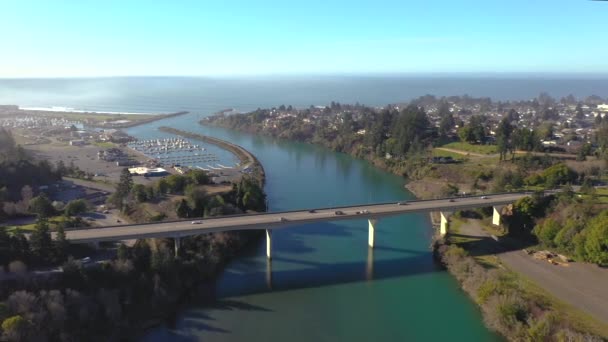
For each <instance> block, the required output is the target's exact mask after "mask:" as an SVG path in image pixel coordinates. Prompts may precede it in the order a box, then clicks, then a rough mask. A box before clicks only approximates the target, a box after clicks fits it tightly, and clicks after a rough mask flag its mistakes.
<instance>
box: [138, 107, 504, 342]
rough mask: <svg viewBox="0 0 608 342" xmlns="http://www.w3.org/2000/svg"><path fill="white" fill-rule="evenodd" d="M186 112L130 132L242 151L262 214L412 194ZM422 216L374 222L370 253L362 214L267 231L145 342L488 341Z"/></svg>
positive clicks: (390, 178) (298, 146)
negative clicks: (205, 300)
mask: <svg viewBox="0 0 608 342" xmlns="http://www.w3.org/2000/svg"><path fill="white" fill-rule="evenodd" d="M198 119H199V117H198V116H197V115H194V114H189V115H187V116H183V117H177V118H172V119H168V120H164V121H160V122H156V123H152V124H148V125H145V126H140V127H135V128H131V129H130V130H129V133H130V134H132V135H134V136H137V137H138V138H142V139H146V138H157V137H168V136H169V135H168V134H165V133H162V132H159V131H158V130H156V127H158V126H161V125H166V126H171V127H175V128H179V129H184V130H188V131H192V132H198V133H202V134H208V135H211V136H215V137H218V138H221V139H226V140H228V141H232V142H234V143H236V144H239V145H241V146H243V147H245V148H246V149H248V150H250V151H251V152H253V153H254V154H255V155H256V156H257V157H258V158H259V159H260V161H261V162H262V164H263V165H264V168H265V170H266V176H267V183H266V192H267V194H268V201H269V206H270V210H271V211H278V210H291V209H300V208H315V207H331V206H338V205H348V204H359V203H368V202H370V201H376V202H377V201H398V200H404V199H409V198H413V195H412V194H411V193H409V192H407V191H406V190H405V189H404V182H405V181H404V179H402V178H401V177H398V176H395V175H392V174H389V173H386V172H383V171H381V170H379V169H376V168H374V167H372V166H371V165H370V164H368V163H367V162H364V161H361V160H357V159H354V158H352V157H350V156H348V155H345V154H341V153H335V152H331V151H329V150H327V149H324V148H321V147H317V146H312V145H308V144H302V143H295V142H289V141H283V140H276V139H272V138H267V137H258V136H253V135H248V134H243V133H240V132H234V131H230V130H224V129H218V128H211V127H204V126H200V125H198V124H197V121H198ZM432 233H433V230H432V227H431V224H430V222H429V218H428V216H427V215H424V214H416V215H403V216H400V217H394V218H389V219H383V220H381V221H380V222H379V225H378V227H377V232H376V248H375V249H374V250H373V251H372V250H370V249H368V246H367V234H368V230H367V221H366V220H353V221H341V222H327V223H322V224H311V225H305V226H298V227H294V228H290V229H284V230H278V231H275V232H274V234H273V244H274V245H273V246H274V251H273V253H274V256H273V260H272V262H271V263H269V262H268V261H267V260H266V257H265V241H260V243H259V245H258V246H257V247H256V248H254V249H253V250H252V251H250V252H249V253H248V255H245V256H242V257H239V258H238V259H236V260H234V261H233V262H231V263H230V264H229V265H228V267H227V268H226V270H225V271H224V272H223V274H222V275H221V276H220V277H219V279H218V280H217V282H216V285H215V292H216V294H217V297H218V300H217V303H216V304H214V305H207V306H203V305H196V304H193V305H192V307H191V308H189V309H187V310H185V311H184V312H182V313H180V314H179V315H178V317H177V319H176V321H175V322H174V323H173V324H171V325H170V326H169V325H164V326H161V327H158V328H155V329H152V330H151V331H150V332H149V333H148V334H146V336H145V337H144V340H145V341H166V340H176V341H197V340H205V341H338V340H339V341H446V340H450V341H495V340H500V338H499V337H498V336H496V335H495V334H494V333H492V332H490V331H488V329H486V328H485V327H484V325H483V322H482V317H481V313H480V312H479V310H478V309H477V307H476V306H475V305H474V303H473V302H472V301H471V300H470V299H469V298H468V297H467V295H466V294H465V293H464V292H462V291H461V290H460V289H459V287H458V284H457V283H456V281H455V280H454V279H453V278H452V277H451V276H450V275H449V274H448V273H447V272H446V271H444V270H442V269H440V268H439V267H438V266H437V265H436V264H435V263H434V261H433V258H432V255H431V251H430V250H429V244H430V241H431V235H432Z"/></svg>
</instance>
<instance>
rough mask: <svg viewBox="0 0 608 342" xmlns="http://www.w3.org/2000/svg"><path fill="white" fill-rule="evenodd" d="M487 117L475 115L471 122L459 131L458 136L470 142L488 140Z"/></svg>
mask: <svg viewBox="0 0 608 342" xmlns="http://www.w3.org/2000/svg"><path fill="white" fill-rule="evenodd" d="M485 121H486V117H485V116H483V115H473V116H471V119H470V120H469V123H468V124H467V125H465V126H464V127H462V128H461V129H460V130H459V131H458V136H459V137H460V139H461V140H462V141H465V142H468V143H484V142H485V140H486V129H485Z"/></svg>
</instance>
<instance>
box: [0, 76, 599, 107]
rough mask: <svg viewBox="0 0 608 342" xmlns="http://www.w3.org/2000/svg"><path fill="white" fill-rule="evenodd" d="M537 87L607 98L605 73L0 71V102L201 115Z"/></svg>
mask: <svg viewBox="0 0 608 342" xmlns="http://www.w3.org/2000/svg"><path fill="white" fill-rule="evenodd" d="M541 92H547V93H549V94H550V95H552V96H553V97H556V98H559V97H562V96H567V95H569V94H573V95H575V96H576V97H578V98H584V97H586V96H589V95H599V96H601V97H603V98H608V76H606V77H592V76H567V77H566V76H542V75H529V76H526V75H511V76H509V75H498V76H496V75H495V76H474V75H469V76H467V75H465V76H458V77H455V76H450V77H447V76H308V77H304V76H301V77H296V76H291V77H279V76H274V77H259V78H254V77H250V78H206V77H117V78H74V79H69V78H66V79H0V104H13V105H19V106H21V107H46V108H49V107H64V108H72V109H74V110H83V111H102V112H129V113H168V112H177V111H184V110H185V111H190V112H193V113H196V114H199V115H202V116H206V115H209V114H212V113H214V112H216V111H219V110H223V109H228V108H234V109H236V110H238V111H248V110H253V109H256V108H264V107H272V106H279V105H281V104H285V105H293V106H296V107H308V106H310V105H325V104H329V103H330V102H331V101H337V102H341V103H352V104H354V103H357V102H359V103H361V104H365V105H369V106H383V105H386V104H390V103H399V102H406V101H408V100H411V99H413V98H416V97H418V96H422V95H426V94H432V95H436V96H451V95H465V94H467V95H469V96H473V97H491V98H492V99H494V100H503V101H504V100H522V99H530V98H533V97H535V96H537V95H539V94H540V93H541Z"/></svg>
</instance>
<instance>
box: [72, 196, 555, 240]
mask: <svg viewBox="0 0 608 342" xmlns="http://www.w3.org/2000/svg"><path fill="white" fill-rule="evenodd" d="M552 191H555V190H545V191H544V192H552ZM533 193H534V191H514V192H497V193H491V194H484V195H470V196H452V197H442V198H433V199H414V200H395V201H388V202H377V203H367V204H353V205H344V206H332V207H320V208H301V209H293V210H286V211H276V212H261V213H249V214H247V213H243V214H235V215H225V216H217V217H190V218H188V219H180V220H169V221H159V222H147V223H130V224H123V225H117V226H96V227H80V228H79V227H73V228H67V229H65V230H66V231H72V230H87V229H110V228H118V227H135V226H147V225H151V224H157V223H158V224H161V223H162V224H166V223H184V222H190V221H198V220H205V221H209V220H218V219H225V218H235V217H244V216H248V217H254V216H261V215H268V214H289V213H296V212H302V211H307V210H341V209H348V208H357V207H365V206H377V205H389V204H397V203H398V202H404V203H413V202H416V203H418V202H432V201H442V200H450V199H472V198H479V197H480V196H488V197H490V196H501V195H516V194H521V195H531V194H533Z"/></svg>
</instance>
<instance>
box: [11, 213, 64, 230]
mask: <svg viewBox="0 0 608 342" xmlns="http://www.w3.org/2000/svg"><path fill="white" fill-rule="evenodd" d="M65 220H66V217H65V216H54V217H51V218H49V219H48V221H49V227H50V228H51V230H54V229H55V226H57V224H58V223H60V222H63V221H65ZM35 228H36V224H35V223H31V224H24V225H20V226H8V227H7V229H6V231H7V232H9V233H17V232H21V233H30V232H32V231H33V230H34V229H35Z"/></svg>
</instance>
